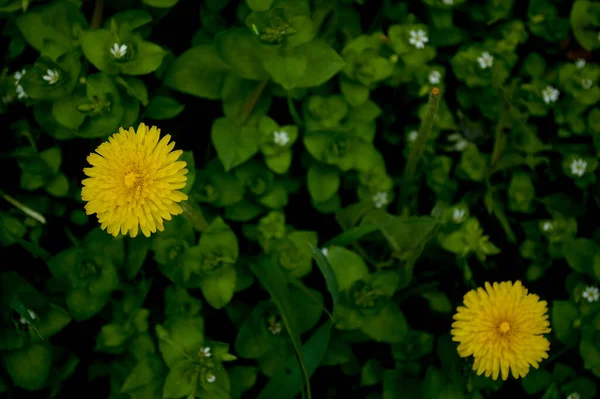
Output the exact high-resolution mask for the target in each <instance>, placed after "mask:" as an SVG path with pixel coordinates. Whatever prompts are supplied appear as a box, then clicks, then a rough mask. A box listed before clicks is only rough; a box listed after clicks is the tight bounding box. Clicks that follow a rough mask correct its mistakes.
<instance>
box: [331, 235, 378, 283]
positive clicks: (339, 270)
mask: <svg viewBox="0 0 600 399" xmlns="http://www.w3.org/2000/svg"><path fill="white" fill-rule="evenodd" d="M327 260H328V262H329V265H330V266H331V269H332V270H333V272H334V273H335V278H336V281H337V287H338V290H339V292H344V291H346V290H348V289H349V288H350V287H351V286H352V284H354V282H356V281H358V280H361V279H363V278H364V277H366V276H368V275H369V269H368V267H367V265H366V263H365V261H364V260H363V259H362V258H361V257H360V256H358V255H357V254H356V253H354V252H352V251H350V250H348V249H346V248H342V247H338V246H331V247H329V252H328V253H327Z"/></svg>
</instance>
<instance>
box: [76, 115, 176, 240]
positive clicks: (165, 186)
mask: <svg viewBox="0 0 600 399" xmlns="http://www.w3.org/2000/svg"><path fill="white" fill-rule="evenodd" d="M170 138H171V136H170V135H166V136H164V137H163V138H162V139H160V130H159V129H158V128H157V127H155V126H153V127H152V128H148V127H147V126H146V125H145V124H143V123H142V124H140V126H139V127H138V130H137V132H135V131H134V130H133V128H130V129H129V130H124V129H120V131H119V133H116V134H114V135H113V136H111V137H110V138H109V139H108V142H104V143H102V144H100V146H99V147H98V148H97V149H96V152H95V153H92V154H90V155H89V156H88V158H87V160H88V162H89V163H90V164H91V165H92V167H91V168H85V169H84V170H83V171H84V173H85V174H86V175H87V176H88V178H87V179H85V180H83V182H82V183H83V188H82V190H81V197H82V199H83V200H84V201H87V204H86V205H85V210H86V213H87V214H88V215H91V214H93V213H95V214H97V216H98V221H99V222H100V225H101V227H102V229H103V230H104V229H106V230H107V231H108V233H110V234H112V235H113V236H115V237H116V236H117V235H118V234H119V232H120V233H121V234H123V235H126V234H129V235H130V236H132V237H135V236H137V234H138V231H139V230H141V231H142V233H143V234H144V235H145V236H146V237H149V236H150V234H151V233H155V232H156V231H157V230H158V231H162V230H164V226H163V221H164V220H171V216H172V215H178V214H181V213H182V212H183V209H182V208H181V207H180V206H179V205H178V204H177V203H178V202H181V201H184V200H186V199H187V195H185V194H183V193H182V192H180V191H178V190H179V189H181V188H183V187H185V184H186V181H187V178H186V176H185V174H186V173H187V172H188V171H187V169H185V167H186V166H187V165H186V163H185V162H183V161H177V159H178V158H179V156H181V154H182V153H183V151H181V150H177V151H172V150H173V147H174V146H175V143H173V142H171V143H169V140H170ZM159 139H160V140H159Z"/></svg>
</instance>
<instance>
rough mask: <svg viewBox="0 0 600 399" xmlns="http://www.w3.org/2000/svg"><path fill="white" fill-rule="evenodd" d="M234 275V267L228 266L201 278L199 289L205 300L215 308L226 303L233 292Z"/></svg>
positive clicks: (221, 306) (235, 274)
mask: <svg viewBox="0 0 600 399" xmlns="http://www.w3.org/2000/svg"><path fill="white" fill-rule="evenodd" d="M236 277H237V273H236V271H235V269H233V268H228V269H224V270H222V271H221V272H220V273H218V274H215V275H212V276H208V277H206V278H204V279H202V281H201V282H200V289H201V290H202V294H204V299H206V302H208V304H209V305H210V306H212V307H213V308H215V309H221V308H223V307H224V306H225V305H227V304H228V303H229V301H231V298H233V293H234V292H235V284H236Z"/></svg>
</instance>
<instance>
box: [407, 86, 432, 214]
mask: <svg viewBox="0 0 600 399" xmlns="http://www.w3.org/2000/svg"><path fill="white" fill-rule="evenodd" d="M441 98H442V94H441V92H440V89H439V88H437V87H434V88H433V89H432V90H431V93H430V94H429V104H428V106H427V114H426V116H425V119H424V120H423V122H422V123H421V127H420V128H419V133H418V134H417V138H416V139H415V141H414V143H413V144H412V147H411V149H410V152H409V153H408V161H407V163H406V169H405V170H404V187H403V189H402V195H401V196H400V201H401V203H400V210H402V214H403V215H406V216H408V214H409V204H408V202H409V199H410V195H411V193H412V192H413V190H412V189H411V188H412V187H413V184H414V179H415V173H416V171H417V165H418V163H419V160H420V159H421V157H422V156H423V152H424V151H425V146H426V144H427V140H429V135H430V134H431V129H432V128H433V122H434V121H435V116H436V114H437V110H438V108H439V106H440V100H441Z"/></svg>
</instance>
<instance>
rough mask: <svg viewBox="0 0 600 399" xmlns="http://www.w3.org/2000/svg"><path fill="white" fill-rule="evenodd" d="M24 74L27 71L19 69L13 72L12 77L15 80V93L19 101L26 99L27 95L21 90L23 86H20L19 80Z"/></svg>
mask: <svg viewBox="0 0 600 399" xmlns="http://www.w3.org/2000/svg"><path fill="white" fill-rule="evenodd" d="M26 72H27V71H26V70H25V69H21V70H20V71H17V72H15V74H14V75H13V76H14V78H15V86H16V88H15V91H16V92H17V98H18V99H19V100H22V99H24V98H27V93H25V90H23V86H21V84H20V81H21V78H22V77H23V76H25V73H26Z"/></svg>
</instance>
